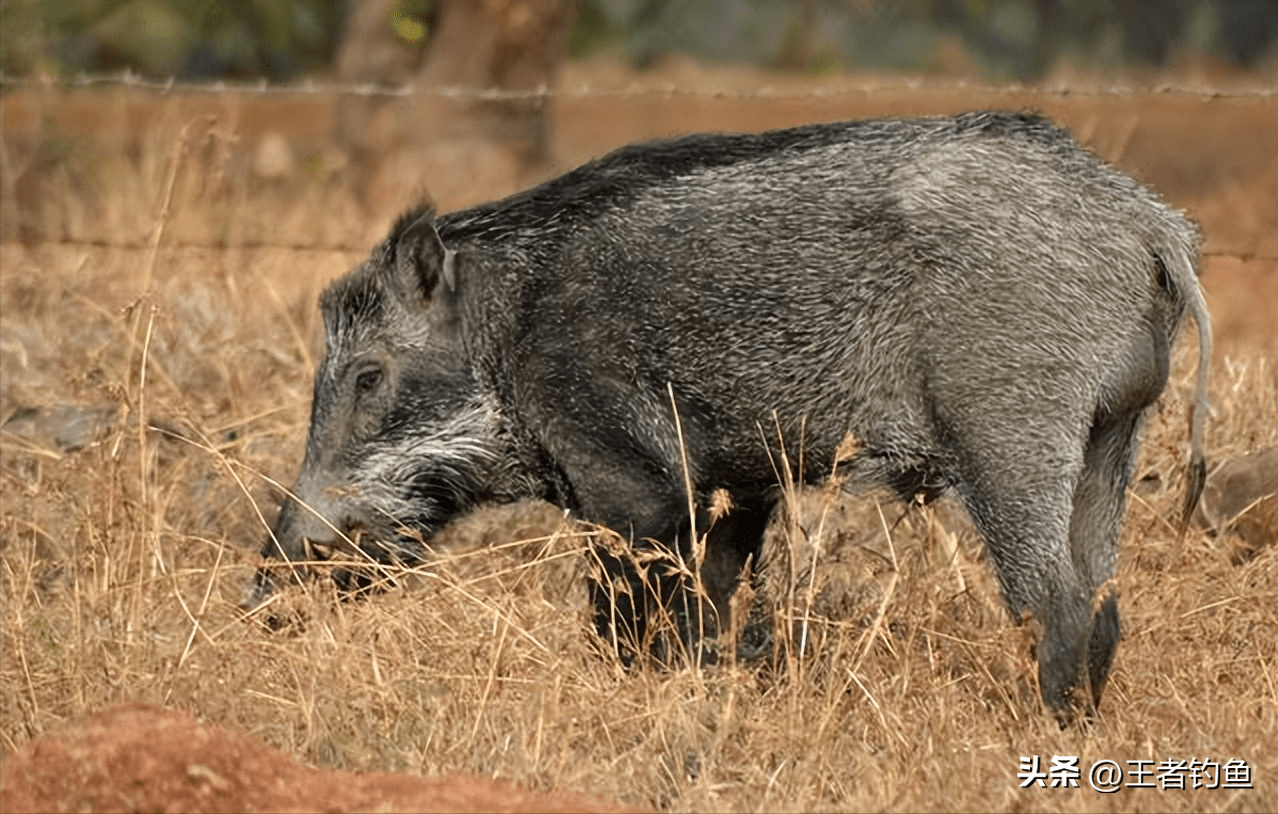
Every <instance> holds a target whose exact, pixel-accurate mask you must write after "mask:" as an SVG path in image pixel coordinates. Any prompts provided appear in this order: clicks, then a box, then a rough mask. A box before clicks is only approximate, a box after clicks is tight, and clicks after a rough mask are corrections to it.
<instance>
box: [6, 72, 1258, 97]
mask: <svg viewBox="0 0 1278 814" xmlns="http://www.w3.org/2000/svg"><path fill="white" fill-rule="evenodd" d="M788 80H789V78H788V77H787V78H786V81H788ZM814 81H819V82H820V83H821V84H815V85H813V86H812V87H808V88H795V87H773V86H771V85H766V84H765V85H762V86H760V87H758V88H751V89H746V90H741V89H724V88H713V87H686V86H682V85H678V84H676V83H673V82H660V81H657V82H648V81H645V80H642V79H639V80H636V81H635V82H632V83H631V84H629V85H627V86H626V87H621V88H605V87H595V86H590V85H575V86H569V87H556V88H552V87H549V86H546V85H541V86H538V87H536V88H528V89H510V88H474V87H460V86H455V85H420V84H415V83H406V84H402V85H381V84H376V83H358V82H356V83H350V82H345V83H344V82H331V81H319V80H314V79H306V80H303V81H301V82H295V83H276V84H272V83H270V82H268V81H266V80H265V79H263V80H260V81H257V82H228V81H224V80H217V81H212V82H192V81H187V80H180V79H178V78H176V77H172V76H170V77H168V78H166V79H149V78H147V77H143V76H140V75H138V74H135V73H133V72H131V71H127V70H126V71H123V72H121V73H114V74H83V73H82V74H77V75H76V76H74V77H68V78H57V77H52V76H38V77H32V76H10V75H8V74H5V73H3V72H0V88H2V87H11V88H49V89H59V88H60V89H70V88H88V87H103V86H106V87H124V88H136V89H140V90H147V91H151V92H154V93H158V94H161V95H165V94H183V93H184V94H200V93H205V94H240V95H259V96H290V95H291V96H299V95H300V96H307V95H334V96H361V97H373V98H388V99H396V98H405V97H414V96H432V97H438V98H445V99H457V100H466V101H485V102H505V101H528V100H538V101H545V100H547V99H556V98H559V99H590V98H618V97H621V98H625V97H640V96H646V97H651V96H664V97H704V98H712V99H761V100H767V99H789V100H793V99H808V98H811V99H822V98H830V97H838V96H855V95H867V94H873V93H882V92H888V91H910V90H914V91H920V90H952V91H962V92H968V93H971V92H978V93H986V94H994V95H1000V96H1020V95H1030V96H1062V97H1063V96H1114V97H1133V96H1150V95H1162V96H1186V97H1194V98H1201V99H1207V100H1211V99H1271V98H1274V97H1275V96H1278V87H1275V86H1264V85H1257V86H1254V87H1239V88H1223V87H1211V86H1206V85H1194V84H1184V83H1179V82H1160V83H1155V84H1147V85H1143V84H1112V85H1088V84H1060V83H1058V84H1030V85H1027V84H1023V83H1009V84H1001V85H992V84H987V83H983V82H979V81H971V80H966V79H946V78H936V77H910V76H900V77H886V78H865V77H858V78H855V79H849V80H847V81H846V82H844V81H841V80H829V79H822V80H814Z"/></svg>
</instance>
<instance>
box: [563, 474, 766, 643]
mask: <svg viewBox="0 0 1278 814" xmlns="http://www.w3.org/2000/svg"><path fill="white" fill-rule="evenodd" d="M644 469H645V468H644V467H642V466H635V465H633V464H631V465H630V466H618V467H616V468H608V469H605V468H603V467H601V466H600V462H599V460H598V459H596V460H595V461H594V466H593V467H592V470H591V474H590V476H589V477H586V478H581V479H578V483H585V484H586V488H585V489H582V488H580V487H578V488H576V489H575V492H576V496H577V500H578V502H579V508H580V512H581V514H582V516H583V517H584V518H585V519H587V520H591V521H593V522H599V523H601V524H602V525H605V526H608V527H609V528H610V529H612V530H614V531H616V532H617V533H618V534H619V535H620V537H621V540H620V541H616V540H615V539H614V540H613V541H612V542H611V543H609V542H608V541H606V540H605V541H601V543H600V544H599V545H597V546H596V552H595V554H596V560H597V562H598V566H599V567H598V569H597V572H596V573H595V574H594V575H593V576H592V579H591V584H590V595H591V599H592V602H593V604H594V607H595V626H596V629H597V631H598V633H599V635H600V637H601V638H602V639H603V640H604V642H606V643H607V644H609V645H610V646H612V647H614V648H615V649H616V650H617V652H618V654H619V655H620V656H621V658H622V660H623V661H624V662H625V663H627V664H629V663H631V662H632V661H633V660H634V659H635V658H636V657H637V656H641V655H643V654H651V655H652V656H653V657H654V658H656V660H657V661H659V662H662V663H670V662H671V661H674V660H675V659H676V657H677V656H678V653H680V652H682V653H684V654H686V655H687V657H688V658H689V660H691V661H693V662H697V663H701V664H707V663H713V662H714V661H715V660H717V658H718V650H719V647H720V636H721V633H726V631H727V630H728V628H729V626H730V620H729V612H730V611H729V600H730V599H731V596H732V593H733V591H734V590H735V588H736V585H737V581H738V578H739V577H740V574H741V571H742V568H743V567H744V566H745V564H746V563H747V561H750V560H751V559H753V561H755V562H757V561H758V556H759V552H760V550H761V549H762V545H763V532H764V529H765V528H766V527H767V523H768V518H769V516H770V513H771V509H772V505H771V502H769V501H767V500H765V499H763V498H757V499H746V500H742V501H741V502H740V503H739V504H738V505H737V506H736V507H735V508H733V509H732V510H731V511H730V512H729V513H728V514H727V515H726V516H724V517H721V518H719V520H718V521H717V522H714V523H712V522H711V517H710V514H709V511H708V510H707V507H706V501H704V500H698V501H697V503H698V506H697V508H696V528H697V534H698V536H701V535H704V537H705V553H704V556H703V558H702V562H701V564H700V565H701V567H700V571H699V572H697V570H696V569H697V562H696V558H695V553H694V547H693V545H692V533H691V532H692V523H691V522H690V521H689V517H688V504H687V498H686V497H685V496H684V495H683V494H682V493H681V485H676V484H671V483H668V482H667V481H665V480H664V479H663V478H661V477H659V476H657V475H656V474H655V473H653V472H645V471H644ZM645 475H647V477H645ZM663 620H664V621H666V622H667V624H665V625H663V624H661V622H662V621H663ZM672 628H673V632H674V633H676V634H677V635H676V636H674V637H672V636H670V635H669V634H670V633H671V632H672Z"/></svg>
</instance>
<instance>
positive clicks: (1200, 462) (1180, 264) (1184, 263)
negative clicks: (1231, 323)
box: [1164, 241, 1211, 538]
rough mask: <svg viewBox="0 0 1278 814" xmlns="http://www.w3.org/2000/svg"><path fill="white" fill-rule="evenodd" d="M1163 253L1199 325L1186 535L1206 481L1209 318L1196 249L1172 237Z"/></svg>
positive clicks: (1183, 526)
mask: <svg viewBox="0 0 1278 814" xmlns="http://www.w3.org/2000/svg"><path fill="white" fill-rule="evenodd" d="M1171 242H1172V246H1169V247H1167V248H1169V249H1171V251H1168V252H1167V254H1165V255H1164V258H1165V263H1166V268H1167V272H1168V274H1169V276H1170V277H1171V280H1172V284H1173V285H1174V286H1175V289H1176V292H1177V293H1178V294H1179V296H1180V298H1181V300H1182V301H1183V302H1184V304H1185V308H1186V309H1188V311H1189V313H1190V315H1191V316H1192V317H1193V318H1194V323H1195V324H1196V325H1197V326H1198V377H1197V381H1196V383H1195V385H1194V401H1193V403H1192V404H1191V405H1190V407H1189V468H1188V470H1187V471H1186V483H1185V504H1184V508H1183V509H1182V510H1181V516H1180V526H1179V529H1178V533H1179V536H1180V537H1181V538H1183V537H1184V536H1185V531H1186V529H1188V528H1189V521H1190V518H1192V517H1193V514H1194V509H1195V508H1196V507H1197V506H1198V499H1199V498H1200V497H1202V493H1203V486H1204V485H1205V484H1206V481H1207V462H1206V458H1205V457H1204V455H1203V425H1204V424H1205V423H1206V420H1207V415H1208V414H1209V413H1210V412H1211V405H1210V404H1209V402H1208V399H1207V370H1208V367H1209V365H1210V364H1211V318H1210V317H1209V316H1208V314H1207V303H1206V301H1205V300H1204V299H1203V291H1202V288H1201V287H1200V286H1199V285H1198V272H1197V263H1196V261H1195V256H1196V252H1195V251H1194V248H1193V247H1192V246H1188V245H1185V244H1184V243H1182V242H1181V241H1171Z"/></svg>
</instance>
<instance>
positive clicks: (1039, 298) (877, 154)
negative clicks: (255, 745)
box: [251, 112, 1210, 717]
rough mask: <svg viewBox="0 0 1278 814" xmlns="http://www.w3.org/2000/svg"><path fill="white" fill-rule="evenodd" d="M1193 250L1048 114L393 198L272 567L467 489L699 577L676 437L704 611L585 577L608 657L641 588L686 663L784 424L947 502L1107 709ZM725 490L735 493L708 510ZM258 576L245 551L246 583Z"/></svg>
mask: <svg viewBox="0 0 1278 814" xmlns="http://www.w3.org/2000/svg"><path fill="white" fill-rule="evenodd" d="M1196 242H1197V233H1196V230H1195V228H1194V227H1193V225H1191V224H1190V223H1189V222H1188V221H1187V220H1186V219H1185V217H1184V216H1183V215H1181V213H1179V212H1177V211H1175V210H1173V209H1171V208H1169V207H1168V206H1167V205H1165V204H1164V203H1163V202H1162V201H1161V200H1160V199H1159V198H1158V197H1157V196H1156V195H1155V194H1154V193H1153V192H1151V191H1150V190H1148V189H1146V188H1145V187H1143V186H1141V185H1139V184H1138V183H1136V182H1135V181H1133V180H1132V179H1131V178H1129V177H1127V176H1126V175H1123V174H1122V173H1119V172H1117V171H1115V170H1114V169H1112V168H1110V167H1108V166H1106V165H1105V164H1104V163H1102V162H1101V161H1099V160H1098V159H1097V158H1096V157H1094V156H1093V155H1091V154H1090V153H1088V152H1086V151H1084V150H1083V149H1081V148H1080V147H1079V146H1078V145H1077V144H1075V142H1074V141H1073V140H1072V139H1071V137H1070V136H1069V134H1068V133H1066V132H1065V131H1064V130H1061V129H1059V128H1057V127H1055V126H1054V125H1053V124H1051V123H1050V122H1048V121H1046V120H1044V119H1042V118H1038V117H1036V116H1032V115H1023V114H1015V113H991V112H980V113H971V114H966V115H962V116H958V117H955V118H929V119H884V120H878V121H862V122H849V123H841V124H820V125H813V126H808V127H799V128H794V129H790V130H780V131H775V132H769V133H762V134H757V135H695V136H687V137H682V138H675V139H670V140H666V141H657V142H653V143H649V144H640V145H635V146H631V147H626V148H623V149H621V150H618V151H616V152H614V153H612V154H610V155H608V156H605V157H603V158H601V159H598V160H596V161H594V162H592V163H589V164H587V165H585V166H583V167H581V168H579V169H576V170H574V171H572V172H570V173H568V174H567V175H564V176H562V177H560V178H557V179H555V180H552V181H549V182H547V183H545V184H543V185H541V186H539V187H536V188H534V189H531V190H528V191H526V192H523V193H520V194H517V195H514V196H512V197H510V198H507V199H505V200H501V201H497V202H495V203H490V204H486V205H483V206H479V207H476V208H474V209H469V210H466V211H463V212H456V213H452V214H449V215H444V216H442V217H439V218H438V219H436V218H435V215H434V213H433V212H432V211H431V210H430V209H429V208H422V209H419V210H416V211H412V212H409V213H407V214H406V215H404V216H403V217H402V218H401V219H400V220H399V222H398V223H397V224H396V226H395V228H394V230H393V231H392V232H391V234H390V236H389V237H388V238H387V239H386V241H385V242H384V243H382V244H381V245H380V246H379V247H377V249H376V250H374V252H373V254H372V256H371V257H370V258H369V259H368V260H367V261H366V262H364V263H363V264H362V265H360V266H359V267H357V268H356V269H354V270H353V271H352V272H350V273H349V274H348V275H346V276H345V277H343V278H341V279H339V280H337V281H336V282H334V283H333V284H332V285H331V286H330V287H329V288H328V290H327V291H325V292H324V295H323V298H322V301H321V308H322V310H323V314H324V322H325V326H326V329H327V352H326V355H325V357H324V361H323V364H322V365H321V367H320V369H319V372H318V375H317V376H316V379H315V392H314V403H313V407H312V416H311V428H310V437H309V440H308V443H307V449H306V459H305V461H304V462H303V464H302V472H301V476H300V478H299V480H298V482H297V486H296V489H295V490H294V492H295V495H296V498H297V500H294V499H292V498H290V499H288V500H286V501H285V502H284V504H283V506H282V507H281V510H280V513H279V518H278V520H277V521H276V523H275V527H274V530H273V538H272V540H271V541H270V542H269V543H268V544H267V545H266V548H265V550H264V552H263V553H264V554H265V555H266V556H267V557H268V558H283V559H285V560H291V561H299V560H304V559H308V558H310V557H313V556H315V555H316V552H322V551H324V550H325V549H326V548H331V547H335V546H338V545H340V544H342V541H344V540H345V541H349V540H354V541H355V542H356V544H358V545H359V546H360V548H361V549H363V550H364V551H365V552H366V553H367V554H369V555H370V556H373V557H374V558H376V559H379V560H381V561H383V562H387V561H391V562H394V561H400V562H414V561H419V560H420V559H421V558H422V557H424V556H425V549H424V547H423V545H422V543H421V541H423V540H425V541H429V539H430V538H431V536H432V535H433V534H434V533H435V532H436V531H438V530H439V529H440V528H441V527H442V526H443V525H444V524H446V523H447V522H448V521H449V520H450V519H452V518H454V517H456V516H457V515H459V514H461V513H464V512H466V511H467V510H469V509H470V508H471V507H473V506H475V505H476V504H478V503H481V502H485V501H508V500H513V499H517V498H521V497H541V498H545V499H548V500H551V501H554V502H555V503H557V504H559V505H561V506H563V507H565V508H568V509H571V510H572V511H573V512H574V513H575V514H576V515H577V516H578V517H580V518H582V519H584V520H587V521H591V522H594V523H599V524H603V525H605V526H608V527H610V528H612V529H613V530H615V531H617V532H618V533H620V535H621V536H622V537H623V538H624V539H626V540H628V541H630V543H631V545H632V546H634V547H636V548H639V547H652V546H657V547H660V548H664V549H667V550H670V551H677V552H679V553H680V554H682V555H683V556H685V558H687V559H688V560H689V561H693V560H694V558H693V557H691V556H690V555H691V554H692V551H693V549H692V547H691V546H690V544H689V539H688V538H689V528H690V525H691V522H690V512H689V503H688V497H687V491H686V488H685V464H684V461H685V454H686V463H687V475H688V477H689V478H690V480H691V483H692V486H693V489H694V491H695V498H696V501H697V503H696V511H694V512H692V515H693V516H694V517H695V522H696V528H697V530H698V532H705V531H706V530H707V529H708V534H707V537H706V549H705V555H704V556H705V563H704V566H703V572H702V573H703V576H704V578H705V590H706V592H707V594H708V596H709V597H710V599H711V600H712V602H713V607H711V608H710V610H709V611H708V612H699V611H697V610H695V609H694V605H693V601H692V600H691V599H690V595H691V591H692V587H691V586H690V585H689V584H687V582H688V581H687V580H686V579H682V580H681V579H680V578H679V577H678V576H677V575H675V576H672V575H671V574H670V573H666V572H664V571H663V572H662V573H660V574H658V573H656V572H657V571H660V570H661V569H648V570H647V571H646V572H644V573H643V574H641V573H640V572H639V571H638V570H637V569H636V567H635V565H634V564H633V562H632V561H631V560H630V559H629V558H627V557H625V556H619V554H618V553H617V552H615V551H611V550H608V549H606V547H604V546H600V551H599V553H598V556H599V559H600V561H601V562H602V563H603V566H604V568H603V573H602V574H601V575H600V576H599V577H598V579H597V580H596V581H595V583H594V585H593V588H592V593H593V597H594V600H595V604H596V618H597V625H598V628H599V632H600V633H601V634H602V636H603V637H604V638H605V640H607V641H609V642H610V643H611V644H613V645H614V646H616V647H618V648H619V650H620V651H621V652H622V653H623V655H625V656H627V657H629V656H633V655H634V653H636V652H639V648H640V644H639V643H641V642H643V641H644V640H645V635H646V633H647V632H648V630H649V628H648V625H647V619H648V618H649V617H651V616H652V614H653V613H654V612H655V611H656V610H658V609H657V608H655V607H654V606H653V603H654V602H659V603H662V604H663V605H664V607H665V608H666V609H668V610H672V611H673V612H674V614H675V617H676V618H677V619H679V620H681V624H682V625H683V627H684V630H683V636H684V641H685V643H686V644H687V645H688V646H689V648H690V652H694V653H695V652H699V647H700V642H701V641H703V639H702V638H701V637H713V636H714V635H716V634H717V633H718V631H719V630H723V629H726V616H727V613H728V598H729V596H730V595H731V593H732V590H733V588H734V587H735V584H736V581H737V578H738V576H739V575H740V572H741V570H742V568H743V567H744V566H745V564H746V563H747V562H749V561H750V558H752V557H754V558H755V559H757V555H758V553H759V550H760V547H761V543H762V537H763V532H764V528H765V526H766V525H767V522H768V518H769V516H770V514H771V512H772V510H773V507H774V506H775V504H776V503H777V499H778V486H777V484H778V477H777V472H776V470H775V468H774V463H773V460H774V458H775V457H776V453H777V451H778V450H779V449H780V445H781V442H782V441H784V443H785V445H786V448H787V450H789V451H791V452H792V453H793V451H795V450H798V449H800V448H802V449H803V451H804V453H803V462H804V470H803V471H802V472H800V473H796V474H797V475H798V476H799V477H800V478H801V479H802V480H804V481H806V482H816V481H820V480H822V479H823V478H825V477H826V476H828V475H829V473H830V472H831V470H832V467H833V466H834V464H835V461H834V455H835V451H836V448H837V447H838V446H839V443H840V441H841V440H842V439H844V437H845V436H847V435H848V434H849V433H851V434H852V435H853V436H854V437H855V438H856V439H857V441H858V442H859V448H858V451H857V452H856V454H855V455H854V456H853V457H851V459H850V460H847V461H845V462H841V463H839V466H838V470H839V472H840V473H841V474H843V475H846V476H848V477H849V482H850V483H855V484H861V485H884V486H887V487H890V488H891V489H893V490H895V492H896V493H897V494H899V495H900V496H901V497H902V498H903V499H906V500H910V499H916V498H922V499H931V498H933V497H936V496H937V495H939V494H941V493H943V492H946V491H951V492H953V493H954V494H956V495H957V497H958V499H959V500H960V501H961V502H962V504H963V505H964V506H965V507H966V508H967V511H968V512H969V514H970V515H971V517H972V519H973V521H974V523H975V525H976V528H977V529H978V530H979V531H980V533H981V535H982V536H983V538H984V540H985V542H986V545H987V547H988V550H989V553H990V556H991V559H992V560H993V563H994V567H995V569H996V571H997V574H998V579H999V582H1000V584H1001V586H1002V589H1003V593H1004V596H1005V598H1006V601H1007V605H1008V607H1009V608H1010V610H1011V612H1012V613H1013V615H1015V616H1016V617H1017V618H1019V617H1020V616H1021V614H1022V613H1023V612H1025V611H1030V612H1032V613H1033V614H1034V615H1035V616H1036V617H1037V618H1039V619H1040V620H1042V622H1043V624H1044V629H1045V632H1044V635H1043V639H1042V641H1041V642H1040V644H1039V647H1038V659H1039V669H1040V684H1041V689H1042V694H1043V698H1044V700H1045V701H1046V703H1047V704H1048V706H1049V707H1051V708H1052V709H1053V710H1055V711H1056V712H1057V713H1058V714H1059V715H1061V716H1062V717H1068V716H1069V714H1070V710H1071V708H1072V705H1073V704H1075V703H1078V704H1081V705H1083V706H1084V707H1086V708H1091V707H1093V705H1094V704H1096V703H1098V702H1099V699H1100V695H1101V690H1102V687H1103V684H1104V681H1105V677H1106V675H1107V673H1108V671H1109V667H1110V663H1111V660H1112V658H1113V655H1114V650H1115V647H1116V645H1117V642H1118V638H1119V622H1118V609H1117V602H1116V597H1115V596H1114V595H1113V594H1112V592H1102V590H1101V588H1102V585H1103V584H1104V583H1105V582H1106V580H1108V579H1109V578H1110V577H1111V576H1112V575H1113V573H1114V566H1115V560H1116V558H1117V543H1118V538H1119V529H1120V523H1121V520H1122V517H1123V510H1124V499H1125V489H1126V487H1127V483H1128V481H1129V479H1130V477H1131V475H1132V468H1133V459H1134V455H1135V450H1136V444H1137V430H1138V429H1139V427H1140V424H1141V419H1142V417H1143V416H1144V414H1145V412H1146V411H1147V409H1148V408H1149V406H1150V405H1151V404H1153V403H1154V401H1155V400H1156V399H1157V398H1158V396H1159V394H1160V393H1161V392H1162V390H1163V387H1164V385H1165V383H1166V381H1167V376H1168V360H1169V354H1170V347H1171V345H1172V342H1173V341H1174V339H1175V337H1176V335H1177V330H1178V328H1179V326H1180V324H1181V320H1182V316H1183V315H1184V312H1185V311H1186V310H1188V311H1189V312H1190V314H1192V315H1193V317H1194V320H1195V322H1196V323H1197V326H1198V334H1199V337H1198V338H1199V348H1200V358H1199V373H1198V387H1197V393H1196V397H1195V402H1194V407H1195V409H1194V411H1193V421H1192V431H1191V439H1192V460H1191V464H1190V467H1191V478H1190V487H1189V490H1188V491H1189V494H1188V497H1187V501H1186V502H1187V507H1192V505H1193V503H1194V502H1195V501H1196V500H1197V497H1198V493H1199V491H1200V490H1201V474H1202V471H1203V457H1202V421H1203V416H1204V414H1205V407H1206V369H1207V360H1208V354H1209V351H1210V332H1209V328H1208V319H1207V313H1206V308H1205V305H1204V302H1203V298H1202V295H1201V292H1200V290H1199V287H1198V281H1197V276H1196V262H1197V261H1196V256H1197V255H1196V248H1197V247H1196ZM676 411H677V414H676ZM676 418H677V420H678V425H676ZM778 436H780V439H779V438H778ZM792 457H793V456H792ZM718 489H724V490H727V491H728V493H729V494H730V495H731V498H732V502H733V509H732V511H731V512H730V513H729V514H727V515H726V516H724V517H721V518H720V519H719V520H718V521H717V522H716V523H714V524H713V525H711V523H710V519H709V515H708V509H709V501H710V496H711V494H712V492H714V491H715V490H718ZM347 544H349V543H347ZM279 573H281V572H280V569H279V567H278V566H275V567H272V566H270V565H269V564H268V565H264V566H263V569H262V570H261V571H260V572H259V576H258V579H257V582H256V583H255V593H254V596H253V597H251V601H253V602H258V601H261V600H262V599H263V598H264V597H265V596H266V595H267V594H269V593H270V591H271V590H272V589H273V585H274V583H275V581H276V580H277V579H278V578H279V577H278V574H279ZM283 573H289V571H288V569H287V568H286V570H285V571H284V572H283ZM626 584H628V585H629V586H630V588H631V590H630V591H628V592H627V591H624V590H623V591H617V590H616V588H617V586H618V585H622V586H623V587H624V585H626ZM1098 593H1101V594H1103V595H1100V596H1098ZM1094 601H1095V602H1096V603H1097V604H1096V605H1095V606H1094V604H1093V603H1094ZM1075 691H1078V693H1079V696H1078V697H1075Z"/></svg>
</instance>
